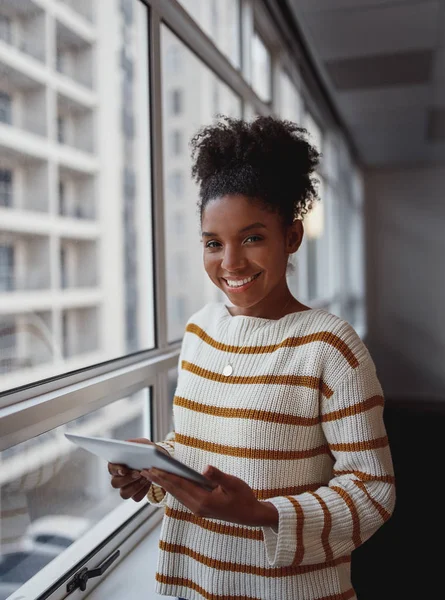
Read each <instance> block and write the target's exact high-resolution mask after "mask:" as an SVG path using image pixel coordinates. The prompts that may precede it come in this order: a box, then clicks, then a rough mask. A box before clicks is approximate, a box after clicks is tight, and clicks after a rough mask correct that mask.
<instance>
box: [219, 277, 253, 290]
mask: <svg viewBox="0 0 445 600" xmlns="http://www.w3.org/2000/svg"><path fill="white" fill-rule="evenodd" d="M255 277H256V275H253V277H248V278H247V279H242V280H240V281H232V280H230V279H226V281H227V284H228V285H229V286H230V287H241V286H242V285H245V284H246V283H249V281H253V280H254V279H255Z"/></svg>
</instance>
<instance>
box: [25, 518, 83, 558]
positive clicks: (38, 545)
mask: <svg viewBox="0 0 445 600" xmlns="http://www.w3.org/2000/svg"><path fill="white" fill-rule="evenodd" d="M91 526H92V521H91V520H90V519H86V518H84V517H73V516H71V515H48V516H46V517H40V518H39V519H36V520H35V521H32V523H31V524H30V525H29V526H28V529H27V531H26V535H25V540H26V542H27V543H30V544H31V547H32V548H33V549H34V550H36V551H38V552H42V553H45V552H46V553H48V554H53V555H57V554H59V553H60V552H63V550H65V548H68V546H71V544H72V543H73V542H75V541H76V540H77V539H78V538H80V537H81V535H82V534H83V533H84V532H85V531H87V530H88V529H90V528H91Z"/></svg>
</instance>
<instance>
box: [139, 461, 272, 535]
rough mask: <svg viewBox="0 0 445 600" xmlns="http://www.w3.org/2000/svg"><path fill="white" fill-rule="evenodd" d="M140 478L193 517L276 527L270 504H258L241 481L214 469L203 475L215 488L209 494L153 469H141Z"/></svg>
mask: <svg viewBox="0 0 445 600" xmlns="http://www.w3.org/2000/svg"><path fill="white" fill-rule="evenodd" d="M141 475H142V476H143V477H146V478H147V479H148V480H149V481H153V483H156V484H158V485H160V486H162V487H163V488H164V490H166V491H167V492H169V493H170V494H171V495H172V496H174V497H175V498H176V499H177V500H179V502H181V504H183V505H184V506H186V507H187V508H188V509H189V510H191V511H192V513H194V514H195V515H197V516H200V517H208V518H210V519H219V520H221V521H229V522H230V523H238V524H239V525H250V526H253V527H263V526H264V527H265V526H269V527H270V526H273V527H276V525H277V524H278V513H277V510H276V508H275V506H273V504H270V503H268V502H260V501H259V500H257V499H256V497H255V494H254V493H253V490H252V489H251V488H250V487H249V486H248V485H247V483H245V482H244V481H243V480H242V479H240V478H239V477H234V476H233V475H228V474H227V473H223V472H222V471H220V470H219V469H217V468H216V467H212V466H208V467H207V468H206V469H205V471H204V472H203V475H204V477H206V478H207V479H209V482H210V484H211V485H212V484H213V485H214V486H215V487H214V489H213V490H212V491H207V490H205V489H204V488H202V487H201V486H200V485H198V484H196V483H193V482H192V481H190V480H188V479H185V478H184V477H179V476H178V475H173V474H172V473H168V472H167V471H161V470H159V469H155V468H152V469H149V470H146V469H144V470H142V471H141Z"/></svg>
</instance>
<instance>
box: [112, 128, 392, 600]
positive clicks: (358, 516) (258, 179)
mask: <svg viewBox="0 0 445 600" xmlns="http://www.w3.org/2000/svg"><path fill="white" fill-rule="evenodd" d="M305 133H306V132H305V131H304V130H303V129H300V128H299V127H297V125H295V124H293V123H291V122H288V121H280V120H278V119H274V118H272V117H258V118H256V119H255V120H254V121H253V122H251V123H246V122H243V121H241V120H236V119H230V118H222V119H220V121H219V122H217V123H216V124H215V125H213V126H210V127H207V128H204V129H202V130H201V131H200V132H198V134H197V135H196V136H195V137H194V138H193V140H192V148H193V158H194V165H193V169H192V174H193V176H194V177H195V179H196V181H197V182H198V183H199V185H200V201H199V207H200V217H201V229H202V243H203V255H204V267H205V270H206V272H207V275H208V276H209V277H210V279H211V280H212V282H213V283H214V284H215V285H216V286H217V287H218V288H219V289H221V290H222V291H223V292H224V293H225V295H226V296H227V298H228V300H229V301H230V303H231V306H230V307H228V306H226V305H225V304H223V303H210V304H207V305H206V306H204V308H202V309H201V310H200V311H199V312H197V313H196V314H194V315H193V316H192V317H191V318H190V319H189V321H188V323H187V327H186V332H185V335H184V340H183V345H182V348H181V355H180V362H179V377H178V384H177V389H176V394H175V399H174V423H175V431H174V433H172V435H171V436H170V439H167V440H165V441H164V442H161V443H159V444H158V446H159V447H162V448H163V449H164V451H166V452H168V453H169V454H171V455H174V456H175V457H176V458H178V459H179V460H181V461H182V462H184V463H186V464H188V465H190V466H191V467H192V468H194V469H196V470H198V471H200V472H203V473H204V475H205V476H206V477H207V478H208V479H209V480H211V481H212V484H213V486H214V489H213V490H212V491H208V490H205V489H203V488H201V487H199V486H197V485H196V484H194V483H192V482H190V481H188V480H185V479H183V478H180V477H177V476H175V475H171V474H168V473H166V472H162V471H156V470H153V469H152V470H149V471H147V470H142V471H141V473H138V472H136V473H134V476H135V477H136V480H135V481H134V480H132V479H131V476H132V474H131V473H129V472H128V470H125V469H124V468H122V467H119V466H118V465H109V470H110V473H111V474H112V475H113V478H112V485H113V487H117V488H120V490H121V492H120V493H121V496H122V497H123V498H130V497H132V498H133V499H134V500H136V501H140V500H141V499H142V498H143V497H145V496H146V495H147V498H148V500H149V502H150V503H153V504H158V505H160V506H163V507H165V514H164V521H163V527H162V532H161V538H160V555H159V562H158V572H157V574H156V579H157V583H156V591H157V593H159V594H162V595H169V596H172V595H176V596H180V597H182V598H187V599H188V600H198V599H202V598H206V599H210V598H211V599H212V600H214V599H218V598H220V599H223V598H224V599H229V598H235V597H236V598H237V599H238V600H240V599H245V600H253V599H261V600H291V599H296V600H297V599H298V600H316V599H317V600H322V599H323V600H328V599H329V600H348V599H354V598H356V595H355V592H354V590H353V588H352V585H351V578H350V557H351V552H352V551H353V550H354V549H355V548H356V547H357V546H359V545H360V544H361V543H363V542H364V541H365V540H366V539H368V538H369V537H370V536H371V535H372V534H373V533H374V532H375V531H376V530H377V529H378V528H379V527H380V526H381V525H382V524H383V523H384V522H385V521H386V520H387V519H388V518H389V517H390V515H391V513H392V511H393V508H394V503H395V491H394V476H393V468H392V461H391V454H390V450H389V447H388V440H387V437H386V432H385V427H384V423H383V418H382V414H383V402H384V400H383V394H382V389H381V386H380V383H379V381H378V378H377V376H376V371H375V366H374V363H373V361H372V358H371V356H370V354H369V352H368V350H367V348H366V346H365V345H364V343H363V342H362V341H361V339H360V338H359V336H358V335H357V333H356V332H355V331H354V329H353V328H352V327H351V325H350V324H349V323H347V322H345V321H344V320H342V319H340V318H338V317H336V316H334V315H332V314H330V313H329V312H327V311H325V310H321V309H311V308H310V307H308V306H305V305H304V304H302V303H301V302H299V301H298V300H297V299H296V298H294V297H293V296H292V294H291V292H290V291H289V288H288V285H287V280H286V271H287V268H288V261H289V257H290V255H291V254H294V253H295V252H297V250H298V248H299V246H300V244H301V241H302V239H303V223H302V218H303V217H304V215H305V214H306V212H307V211H308V209H310V207H311V205H312V203H313V201H314V200H316V189H315V180H314V179H313V177H312V175H313V173H314V170H315V169H316V167H317V165H318V159H319V154H318V152H317V151H316V149H315V148H314V147H312V146H311V145H310V144H309V143H308V142H307V140H306V137H305ZM137 441H140V442H144V443H150V442H148V440H141V439H139V440H137ZM119 469H120V474H119Z"/></svg>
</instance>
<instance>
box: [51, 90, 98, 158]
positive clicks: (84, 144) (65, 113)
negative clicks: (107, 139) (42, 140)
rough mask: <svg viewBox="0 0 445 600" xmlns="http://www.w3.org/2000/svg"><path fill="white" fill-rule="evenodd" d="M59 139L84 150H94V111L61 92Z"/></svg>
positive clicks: (58, 122) (61, 142)
mask: <svg viewBox="0 0 445 600" xmlns="http://www.w3.org/2000/svg"><path fill="white" fill-rule="evenodd" d="M57 141H58V142H59V144H66V145H68V146H71V147H73V148H76V149H77V150H80V151H82V152H88V153H93V152H94V147H95V140H94V113H93V111H92V110H91V109H89V108H87V107H85V106H84V105H82V104H80V103H78V102H77V101H75V100H73V99H72V98H68V97H67V96H64V95H63V94H60V93H59V94H57Z"/></svg>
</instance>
